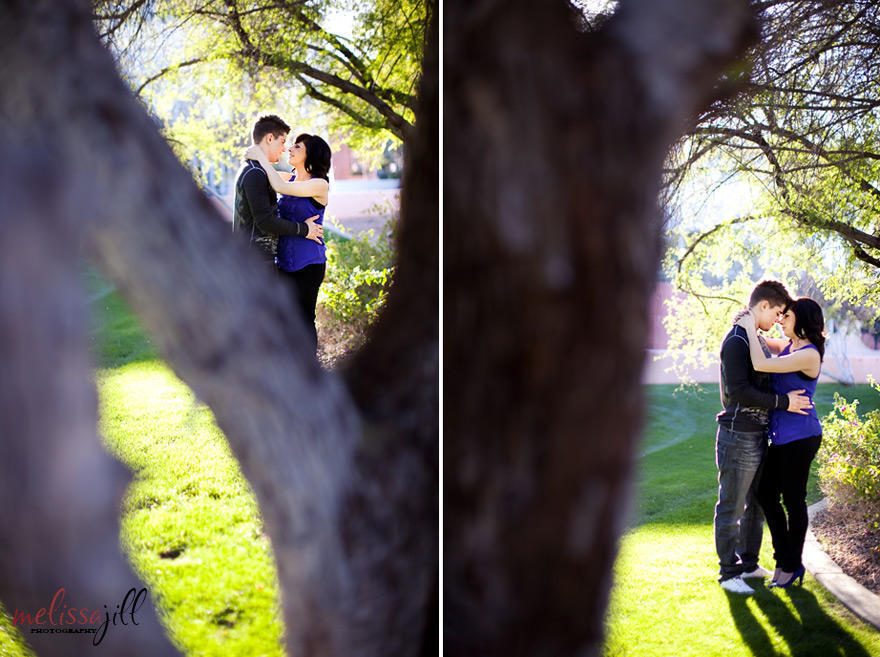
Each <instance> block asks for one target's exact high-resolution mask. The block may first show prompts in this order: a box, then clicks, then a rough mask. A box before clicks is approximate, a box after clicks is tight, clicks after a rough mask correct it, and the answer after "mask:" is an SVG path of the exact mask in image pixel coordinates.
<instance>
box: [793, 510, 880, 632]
mask: <svg viewBox="0 0 880 657" xmlns="http://www.w3.org/2000/svg"><path fill="white" fill-rule="evenodd" d="M826 506H827V503H826V501H825V500H822V501H821V502H816V503H815V504H814V505H813V506H811V507H810V508H809V509H808V510H807V512H808V514H809V516H810V520H812V519H813V517H814V516H815V515H816V514H817V513H819V512H820V511H822V510H824V509H825V507H826ZM803 562H804V566H805V567H806V568H807V570H809V571H810V574H812V575H813V577H815V578H816V581H817V582H819V584H821V585H822V586H824V587H825V588H826V589H828V591H829V592H830V593H831V594H832V595H833V596H834V597H836V598H837V599H838V600H840V601H841V602H842V603H843V604H844V605H846V607H847V608H848V609H849V610H850V611H851V612H853V613H854V614H855V615H856V616H859V617H860V618H862V619H863V620H864V621H866V622H868V623H870V624H871V625H873V626H874V627H876V628H878V629H880V597H878V596H876V595H874V594H873V593H871V592H870V591H869V590H868V589H866V588H865V587H864V586H862V585H861V584H859V583H858V582H857V581H855V580H854V579H853V578H852V577H850V576H849V575H847V574H846V573H844V572H843V571H842V570H841V569H840V566H838V565H837V564H836V563H834V561H832V560H831V557H829V556H828V555H827V554H825V552H824V551H823V550H822V547H821V546H820V545H819V541H818V540H816V536H815V534H813V530H812V529H808V530H807V541H806V543H805V544H804V556H803Z"/></svg>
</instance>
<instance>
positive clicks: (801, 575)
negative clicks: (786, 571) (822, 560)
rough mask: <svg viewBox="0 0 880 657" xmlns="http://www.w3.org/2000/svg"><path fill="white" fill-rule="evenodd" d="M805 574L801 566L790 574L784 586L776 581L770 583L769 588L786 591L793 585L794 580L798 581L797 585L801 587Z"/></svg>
mask: <svg viewBox="0 0 880 657" xmlns="http://www.w3.org/2000/svg"><path fill="white" fill-rule="evenodd" d="M806 572H807V571H806V568H804V567H803V566H801V567H800V568H798V569H797V570H796V571H794V572H793V573H792V574H791V577H789V578H788V581H787V582H786V583H785V584H780V583H779V582H778V581H776V582H771V583H770V587H769V588H774V589H787V588H788V587H790V586H791V585H792V584H794V581H795V580H800V581H799V582H798V584H799V585H800V586H803V585H804V574H805V573H806Z"/></svg>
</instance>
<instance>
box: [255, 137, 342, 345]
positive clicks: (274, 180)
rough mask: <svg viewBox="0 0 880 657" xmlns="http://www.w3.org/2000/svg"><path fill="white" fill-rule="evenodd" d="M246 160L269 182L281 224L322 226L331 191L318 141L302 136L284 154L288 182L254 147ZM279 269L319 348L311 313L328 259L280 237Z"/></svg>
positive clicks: (321, 251)
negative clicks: (292, 173)
mask: <svg viewBox="0 0 880 657" xmlns="http://www.w3.org/2000/svg"><path fill="white" fill-rule="evenodd" d="M245 157H247V158H248V159H252V160H258V161H259V162H260V164H261V165H262V167H263V168H264V169H265V170H266V173H267V175H268V176H269V184H271V185H272V189H274V190H275V191H276V192H279V193H280V194H282V197H281V199H280V200H279V201H278V213H279V214H280V216H281V218H282V219H288V220H290V221H298V222H303V221H305V220H306V219H310V218H311V217H313V216H315V215H316V214H317V215H318V218H317V219H316V220H315V223H316V224H322V225H323V223H324V210H325V208H326V207H327V195H328V192H329V189H330V182H329V177H328V176H329V173H330V157H331V153H330V147H329V146H328V145H327V142H325V141H324V140H323V139H321V138H320V137H316V136H314V135H309V134H301V135H299V136H298V137H297V138H296V139H295V140H294V143H293V145H292V146H291V147H290V148H289V149H288V162H289V163H290V166H292V167H293V168H294V171H295V174H296V177H295V179H293V178H291V179H290V180H289V181H288V180H285V179H284V177H283V176H282V175H281V174H280V173H278V172H277V171H276V170H275V169H274V168H272V165H271V164H270V163H269V159H268V158H267V157H266V155H265V154H264V153H263V151H262V150H261V149H260V148H259V147H257V146H251V147H250V148H249V149H248V151H247V153H246V154H245ZM277 262H278V269H279V271H280V272H281V275H282V276H284V277H285V278H286V279H287V280H289V281H290V284H291V286H292V287H293V290H294V293H295V298H296V301H297V303H298V304H299V307H300V309H301V311H302V315H303V317H304V318H305V320H306V326H307V327H308V328H309V332H310V334H311V336H312V339H313V341H314V346H315V348H316V349H317V347H318V330H317V328H316V327H315V307H316V306H317V304H318V289H319V288H320V287H321V283H322V281H323V280H324V273H325V272H326V268H327V255H326V252H325V246H324V243H323V242H315V241H313V240H309V239H306V238H304V237H294V236H290V235H282V236H281V237H279V238H278V255H277Z"/></svg>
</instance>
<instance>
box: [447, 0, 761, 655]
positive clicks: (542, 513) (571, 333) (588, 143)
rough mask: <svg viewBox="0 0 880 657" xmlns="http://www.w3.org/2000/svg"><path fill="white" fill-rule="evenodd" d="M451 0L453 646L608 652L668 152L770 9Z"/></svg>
mask: <svg viewBox="0 0 880 657" xmlns="http://www.w3.org/2000/svg"><path fill="white" fill-rule="evenodd" d="M444 11H445V24H444V26H445V35H444V71H445V73H444V76H445V77H444V84H445V87H444V112H443V115H444V120H445V129H444V141H445V144H444V153H445V159H444V167H445V174H446V177H445V181H444V195H445V196H444V234H445V239H444V298H445V301H444V329H443V331H444V336H445V340H444V372H445V376H444V381H445V393H444V409H445V411H444V459H443V466H444V473H445V478H444V482H445V483H444V549H443V550H444V551H443V553H444V580H445V581H444V591H445V594H444V606H445V613H444V636H445V647H446V650H447V652H448V654H450V655H462V656H465V655H482V656H489V657H492V656H496V655H497V656H501V655H503V656H505V657H510V656H514V655H545V656H549V655H565V656H570V655H582V656H583V655H595V654H598V652H599V649H600V647H601V638H602V626H603V621H604V613H605V606H606V601H607V597H608V591H609V586H610V581H611V566H612V563H613V560H614V557H615V554H616V542H617V540H618V538H619V535H620V532H621V529H622V527H623V523H624V522H625V511H626V509H627V502H628V498H629V495H630V476H631V469H632V460H633V449H634V444H635V441H636V437H637V435H638V432H639V430H640V428H641V422H642V390H641V386H642V384H641V373H642V366H643V360H644V357H645V348H646V341H647V334H648V302H649V297H650V294H651V291H652V288H653V286H654V283H655V279H656V273H657V270H658V266H659V256H660V228H661V221H660V218H659V212H658V208H657V193H658V188H659V185H660V179H661V169H662V165H663V161H664V158H665V156H666V153H667V150H668V149H669V147H670V145H671V144H672V143H673V142H674V141H675V139H676V138H677V137H678V136H680V135H681V134H682V132H683V131H684V129H685V128H686V126H687V124H688V121H689V120H690V117H693V116H695V115H696V113H697V111H698V110H699V109H700V108H701V107H704V106H705V105H706V104H708V103H709V102H710V101H711V100H712V98H713V96H715V95H716V94H718V93H719V89H718V87H716V86H715V81H716V80H717V79H718V77H719V75H720V74H721V73H722V72H723V71H724V69H725V67H727V66H729V65H730V64H732V63H733V62H734V61H735V59H736V57H737V56H738V55H739V54H740V53H741V52H742V51H743V50H744V48H745V47H746V46H747V45H748V43H749V41H750V40H751V39H753V38H754V37H755V36H756V30H755V24H754V21H753V19H752V16H751V13H750V10H749V7H748V2H746V0H711V1H710V0H663V1H661V0H632V1H630V2H627V1H626V0H623V1H622V2H621V3H620V8H619V10H618V11H617V12H616V14H615V15H613V16H612V17H610V18H609V19H607V20H606V21H604V22H603V23H602V24H601V25H600V26H596V27H594V26H590V25H589V24H588V23H587V22H586V21H585V20H584V18H583V16H580V15H579V14H577V13H576V11H575V10H574V9H573V8H572V7H571V6H570V5H569V4H568V3H567V2H564V1H557V2H547V3H539V4H535V3H533V2H525V1H523V0H512V1H510V2H503V3H502V2H476V3H466V2H447V3H446V4H445V6H444ZM471 227H473V229H471ZM707 540H709V539H707ZM658 586H662V583H659V582H658Z"/></svg>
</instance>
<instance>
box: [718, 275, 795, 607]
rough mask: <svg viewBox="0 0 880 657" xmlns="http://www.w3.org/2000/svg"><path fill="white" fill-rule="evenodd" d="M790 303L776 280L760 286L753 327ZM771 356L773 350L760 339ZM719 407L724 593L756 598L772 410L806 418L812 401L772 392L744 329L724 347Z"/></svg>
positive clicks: (752, 302) (765, 324)
mask: <svg viewBox="0 0 880 657" xmlns="http://www.w3.org/2000/svg"><path fill="white" fill-rule="evenodd" d="M790 301H791V297H790V296H789V294H788V291H787V290H786V289H785V286H783V285H782V283H780V282H778V281H763V282H761V283H759V284H758V285H757V286H756V287H755V289H754V290H752V294H751V296H750V297H749V310H751V312H752V315H753V316H754V318H755V327H756V328H758V329H761V330H763V331H768V330H770V328H772V327H773V324H774V323H776V321H777V319H778V318H779V315H780V314H781V313H782V312H783V311H784V310H785V307H786V306H787V305H788V303H789V302H790ZM761 346H762V348H763V349H764V352H765V353H766V354H767V356H770V349H769V348H768V346H767V343H766V342H765V341H764V339H763V338H761ZM720 388H721V403H722V405H723V406H724V410H723V411H721V413H719V414H718V416H717V418H716V419H717V420H718V435H717V438H716V442H715V461H716V464H717V466H718V503H717V504H716V505H715V549H716V550H717V551H718V561H719V565H720V574H721V577H720V578H719V581H720V583H721V588H723V589H724V590H725V591H730V592H732V593H745V594H748V593H752V589H751V587H749V586H748V584H746V583H745V582H744V581H743V578H750V577H766V576H768V575H769V574H770V573H769V572H768V571H766V570H764V569H763V568H761V567H760V566H759V565H758V552H759V551H760V549H761V537H762V534H763V523H764V514H763V513H762V512H761V509H760V507H759V506H758V503H757V501H756V500H755V491H756V490H757V484H758V477H759V476H760V466H761V461H762V459H763V458H764V452H765V451H766V449H767V424H768V422H769V419H770V409H782V410H788V411H789V412H792V413H800V414H801V415H805V414H806V413H805V411H804V410H803V409H806V408H809V407H810V406H811V402H810V400H809V398H808V397H806V396H805V395H804V394H803V392H804V391H803V390H795V391H792V392H790V393H788V394H787V395H777V394H775V393H774V392H773V387H772V384H771V379H770V375H769V374H767V373H764V372H756V371H755V369H754V368H753V367H752V359H751V356H750V355H749V339H748V336H747V334H746V331H745V329H743V328H742V327H741V326H734V327H733V328H732V329H731V330H730V332H729V333H728V334H727V336H726V337H725V338H724V342H723V343H722V345H721V379H720Z"/></svg>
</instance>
